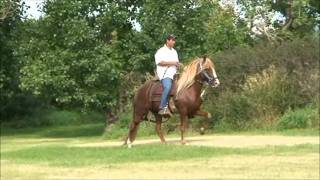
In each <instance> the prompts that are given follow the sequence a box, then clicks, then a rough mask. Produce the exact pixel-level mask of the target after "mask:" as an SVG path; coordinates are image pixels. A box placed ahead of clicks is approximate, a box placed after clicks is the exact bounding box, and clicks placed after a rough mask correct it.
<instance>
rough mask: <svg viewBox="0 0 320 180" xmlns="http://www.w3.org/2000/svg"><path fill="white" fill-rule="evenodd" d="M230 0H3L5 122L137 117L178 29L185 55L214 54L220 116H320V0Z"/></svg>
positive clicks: (212, 105) (216, 118)
mask: <svg viewBox="0 0 320 180" xmlns="http://www.w3.org/2000/svg"><path fill="white" fill-rule="evenodd" d="M225 2H226V1H214V0H201V1H196V0H188V1H185V0H178V1H177V0H175V1H173V0H164V1H150V0H142V1H138V0H124V1H111V0H91V1H78V0H77V1H76V0H69V1H61V0H47V1H44V3H43V7H42V8H41V10H42V12H43V15H42V17H40V18H39V19H28V18H25V16H24V11H25V9H26V8H27V7H26V6H25V4H24V3H23V1H22V0H2V1H1V2H0V9H1V13H0V45H1V46H0V58H1V71H0V90H1V109H0V115H1V124H4V125H11V126H14V127H25V126H33V127H34V126H43V125H53V124H68V123H84V122H91V121H103V122H105V123H106V124H107V125H108V124H110V123H111V122H116V124H117V126H116V128H126V126H127V123H128V121H129V120H130V116H131V113H132V112H131V109H130V108H131V100H132V97H133V95H134V92H135V90H136V89H137V88H138V87H139V85H141V84H142V83H143V82H144V81H145V80H146V79H148V78H150V76H151V75H152V74H153V69H154V67H155V64H154V58H153V55H154V53H155V51H156V50H157V49H158V48H159V47H160V46H162V45H163V42H164V41H163V39H164V37H165V35H166V34H168V33H174V34H175V35H177V36H178V41H177V44H176V49H177V50H178V52H179V56H180V59H181V61H182V62H183V63H184V64H187V63H188V61H190V60H192V59H193V58H195V57H196V56H201V55H203V54H207V55H209V56H211V57H212V58H213V59H214V62H215V65H216V70H217V72H218V75H219V77H220V81H221V86H220V87H218V88H217V89H214V90H208V91H207V92H208V94H207V95H206V102H205V105H204V106H205V109H207V110H208V111H209V112H211V113H212V115H213V118H212V120H211V122H210V125H211V128H220V129H248V128H263V127H276V128H280V129H283V128H307V127H312V128H314V127H319V114H318V113H319V112H318V109H319V27H320V7H319V1H317V0H291V1H283V0H277V1H269V0H262V1H250V0H239V1H236V4H237V5H235V4H232V3H231V4H224V3H225ZM235 9H236V10H235ZM276 12H277V13H278V15H277V16H275V15H272V14H274V13H276ZM274 17H278V18H276V19H274ZM174 121H175V120H172V121H170V122H171V123H173V122H174ZM200 121H201V120H196V122H199V123H200Z"/></svg>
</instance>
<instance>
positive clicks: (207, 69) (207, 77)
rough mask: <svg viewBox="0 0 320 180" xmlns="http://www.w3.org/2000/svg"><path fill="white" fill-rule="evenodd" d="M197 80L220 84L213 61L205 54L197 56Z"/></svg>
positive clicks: (213, 84)
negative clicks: (200, 56)
mask: <svg viewBox="0 0 320 180" xmlns="http://www.w3.org/2000/svg"><path fill="white" fill-rule="evenodd" d="M198 74H199V79H198V80H199V81H200V82H202V83H206V84H209V85H210V86H212V87H217V86H219V84H220V81H219V79H218V76H217V73H216V70H215V69H214V65H213V62H212V61H211V59H210V58H207V57H206V56H204V57H202V58H199V69H198Z"/></svg>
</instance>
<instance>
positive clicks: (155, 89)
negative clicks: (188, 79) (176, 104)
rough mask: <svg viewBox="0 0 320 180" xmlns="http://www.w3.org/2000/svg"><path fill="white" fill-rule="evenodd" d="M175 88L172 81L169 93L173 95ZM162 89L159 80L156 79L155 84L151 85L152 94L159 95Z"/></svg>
mask: <svg viewBox="0 0 320 180" xmlns="http://www.w3.org/2000/svg"><path fill="white" fill-rule="evenodd" d="M176 90H177V87H176V83H175V82H174V81H173V83H172V87H171V91H170V93H169V95H170V96H173V95H174V94H175V93H176ZM162 91H163V87H162V84H161V83H160V81H156V82H155V84H154V85H153V87H152V89H151V93H152V95H158V96H161V95H162Z"/></svg>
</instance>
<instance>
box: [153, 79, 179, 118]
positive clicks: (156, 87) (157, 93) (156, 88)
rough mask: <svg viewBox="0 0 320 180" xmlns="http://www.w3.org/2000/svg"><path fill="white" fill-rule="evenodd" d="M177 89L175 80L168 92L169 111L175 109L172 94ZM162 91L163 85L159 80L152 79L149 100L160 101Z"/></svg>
mask: <svg viewBox="0 0 320 180" xmlns="http://www.w3.org/2000/svg"><path fill="white" fill-rule="evenodd" d="M176 91H177V85H176V80H174V81H173V82H172V86H171V90H170V92H169V109H170V111H171V112H174V111H175V106H174V102H173V98H172V97H173V96H174V95H175V94H176ZM162 92H163V87H162V84H161V82H160V80H153V81H152V85H151V88H150V94H149V95H150V97H149V99H150V101H151V102H160V101H161V95H162Z"/></svg>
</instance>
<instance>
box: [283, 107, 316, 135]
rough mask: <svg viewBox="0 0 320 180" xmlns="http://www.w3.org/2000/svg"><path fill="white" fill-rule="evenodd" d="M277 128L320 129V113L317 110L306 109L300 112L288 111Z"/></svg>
mask: <svg viewBox="0 0 320 180" xmlns="http://www.w3.org/2000/svg"><path fill="white" fill-rule="evenodd" d="M277 128H278V129H280V130H282V129H294V128H319V112H318V109H317V108H313V107H306V108H302V109H298V110H295V111H293V110H291V109H290V110H288V111H287V112H286V113H285V114H284V115H283V116H282V117H281V118H280V119H279V121H278V124H277Z"/></svg>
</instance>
